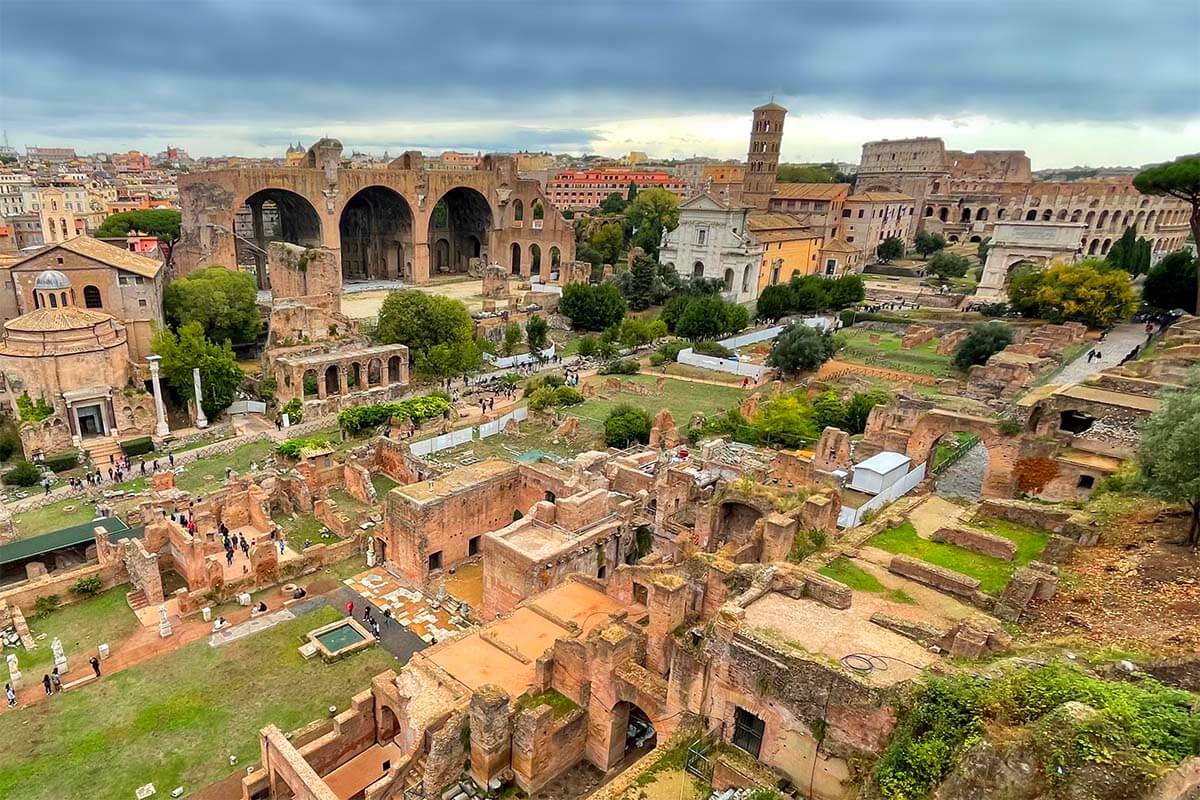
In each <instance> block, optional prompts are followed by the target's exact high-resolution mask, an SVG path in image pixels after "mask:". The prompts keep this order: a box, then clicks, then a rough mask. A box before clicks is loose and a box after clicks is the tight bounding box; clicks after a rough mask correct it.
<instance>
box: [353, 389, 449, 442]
mask: <svg viewBox="0 0 1200 800" xmlns="http://www.w3.org/2000/svg"><path fill="white" fill-rule="evenodd" d="M449 410H450V400H449V399H448V398H447V397H446V396H445V395H441V394H427V395H423V396H421V397H413V398H411V399H408V400H402V401H400V402H398V403H376V404H374V405H370V406H353V407H351V408H347V409H345V410H343V411H342V412H341V413H340V414H338V425H339V426H341V428H342V430H345V431H349V432H350V433H361V432H363V431H365V430H369V429H371V428H375V427H378V426H380V425H382V424H383V423H385V422H387V421H388V420H389V419H407V420H412V422H413V423H414V424H417V425H420V424H421V423H422V422H424V421H425V420H427V419H434V418H436V417H440V416H442V415H444V414H445V413H446V412H448V411H449Z"/></svg>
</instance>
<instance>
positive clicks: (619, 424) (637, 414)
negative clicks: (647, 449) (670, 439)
mask: <svg viewBox="0 0 1200 800" xmlns="http://www.w3.org/2000/svg"><path fill="white" fill-rule="evenodd" d="M650 426H651V420H650V415H649V414H647V413H646V412H645V411H643V410H642V409H640V408H637V407H636V406H632V405H629V404H628V403H622V404H621V405H619V406H617V407H616V408H614V409H613V410H612V411H610V412H609V414H608V417H607V418H606V419H605V420H604V443H605V444H607V445H608V446H609V447H629V446H631V445H633V444H638V443H640V444H647V443H649V441H650Z"/></svg>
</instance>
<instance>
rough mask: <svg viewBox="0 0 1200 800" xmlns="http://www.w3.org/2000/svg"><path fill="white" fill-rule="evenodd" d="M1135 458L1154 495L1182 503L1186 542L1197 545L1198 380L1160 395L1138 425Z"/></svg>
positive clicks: (1199, 505) (1199, 533)
mask: <svg viewBox="0 0 1200 800" xmlns="http://www.w3.org/2000/svg"><path fill="white" fill-rule="evenodd" d="M1138 461H1139V464H1140V466H1141V472H1142V475H1143V476H1144V479H1145V485H1146V489H1147V490H1148V491H1149V492H1150V494H1152V495H1154V496H1155V497H1159V498H1162V499H1163V500H1168V501H1170V502H1174V503H1186V504H1187V506H1188V507H1189V509H1190V511H1191V524H1190V526H1189V527H1188V534H1187V538H1186V540H1185V541H1186V543H1187V544H1189V545H1191V546H1192V547H1196V546H1200V381H1198V380H1197V379H1196V378H1194V377H1193V379H1192V380H1191V381H1189V383H1188V385H1187V386H1186V387H1185V388H1183V389H1179V390H1176V391H1171V392H1167V393H1166V394H1164V395H1163V397H1162V405H1161V406H1160V407H1159V409H1158V410H1157V411H1155V412H1154V413H1153V414H1151V415H1150V417H1149V419H1147V420H1146V423H1145V425H1144V427H1143V428H1142V439H1141V443H1140V445H1139V447H1138Z"/></svg>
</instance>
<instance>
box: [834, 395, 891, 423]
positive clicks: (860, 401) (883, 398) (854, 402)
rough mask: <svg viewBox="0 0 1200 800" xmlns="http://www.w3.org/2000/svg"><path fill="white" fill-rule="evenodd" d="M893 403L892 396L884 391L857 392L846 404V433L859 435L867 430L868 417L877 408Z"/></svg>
mask: <svg viewBox="0 0 1200 800" xmlns="http://www.w3.org/2000/svg"><path fill="white" fill-rule="evenodd" d="M890 402H892V396H891V395H890V394H888V393H887V392H886V391H884V390H883V389H871V390H870V391H867V392H855V393H854V396H853V397H851V398H850V402H848V403H846V428H845V430H846V432H847V433H851V434H859V433H862V432H863V431H865V430H866V429H867V417H869V416H870V415H871V409H872V408H874V407H875V406H881V405H887V404H888V403H890Z"/></svg>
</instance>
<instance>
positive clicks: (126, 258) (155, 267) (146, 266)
mask: <svg viewBox="0 0 1200 800" xmlns="http://www.w3.org/2000/svg"><path fill="white" fill-rule="evenodd" d="M56 249H62V250H69V251H71V252H72V253H75V254H76V255H81V256H83V257H84V258H90V259H92V260H93V261H99V262H100V263H102V264H107V265H108V266H110V267H116V268H117V269H121V270H125V271H126V272H132V273H134V274H135V275H141V276H142V277H144V278H154V277H157V276H158V273H159V272H160V271H161V270H162V262H161V261H158V260H156V259H153V258H147V257H146V256H142V255H138V254H137V253H131V252H129V251H128V250H125V249H124V248H121V247H116V246H114V245H111V244H109V243H107V242H102V241H100V240H99V239H93V238H92V237H90V236H76V237H74V238H71V239H67V240H66V241H65V242H59V243H58V244H53V245H50V246H49V247H44V248H42V249H41V250H38V251H37V252H35V253H31V254H30V255H28V256H26V257H25V258H22V259H21V260H20V261H16V262H14V263H13V265H12V266H13V267H19V266H20V265H21V264H23V263H25V262H26V261H29V260H30V259H33V258H37V257H38V256H40V255H43V254H45V253H49V252H51V251H52V250H56Z"/></svg>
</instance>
